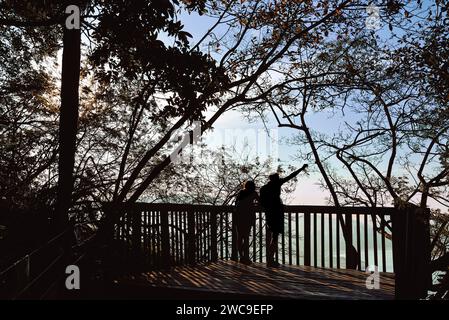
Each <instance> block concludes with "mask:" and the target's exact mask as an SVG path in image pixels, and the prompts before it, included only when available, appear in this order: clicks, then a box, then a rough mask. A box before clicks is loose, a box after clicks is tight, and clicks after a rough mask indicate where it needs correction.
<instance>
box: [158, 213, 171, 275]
mask: <svg viewBox="0 0 449 320" xmlns="http://www.w3.org/2000/svg"><path fill="white" fill-rule="evenodd" d="M160 215H161V237H162V239H161V240H162V243H161V249H162V266H164V267H168V266H170V264H171V263H170V229H169V227H168V211H167V210H161V211H160Z"/></svg>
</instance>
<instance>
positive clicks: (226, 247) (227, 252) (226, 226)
mask: <svg viewBox="0 0 449 320" xmlns="http://www.w3.org/2000/svg"><path fill="white" fill-rule="evenodd" d="M229 215H230V213H229V212H226V213H225V230H226V237H225V252H226V260H228V259H229Z"/></svg>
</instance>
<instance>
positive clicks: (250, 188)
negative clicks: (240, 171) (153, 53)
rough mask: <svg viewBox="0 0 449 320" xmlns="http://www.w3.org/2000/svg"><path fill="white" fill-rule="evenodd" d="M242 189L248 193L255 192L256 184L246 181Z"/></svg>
mask: <svg viewBox="0 0 449 320" xmlns="http://www.w3.org/2000/svg"><path fill="white" fill-rule="evenodd" d="M243 188H244V189H245V190H248V191H255V190H256V184H255V183H254V181H252V180H248V181H246V182H245V183H244V185H243Z"/></svg>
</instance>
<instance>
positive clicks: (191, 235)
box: [187, 210, 196, 264]
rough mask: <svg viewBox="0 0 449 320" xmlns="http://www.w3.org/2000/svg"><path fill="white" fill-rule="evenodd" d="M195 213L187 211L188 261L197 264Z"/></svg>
mask: <svg viewBox="0 0 449 320" xmlns="http://www.w3.org/2000/svg"><path fill="white" fill-rule="evenodd" d="M195 247H196V246H195V214H194V212H193V211H190V210H189V211H187V262H188V263H189V264H195V262H196V261H195V251H196V248H195Z"/></svg>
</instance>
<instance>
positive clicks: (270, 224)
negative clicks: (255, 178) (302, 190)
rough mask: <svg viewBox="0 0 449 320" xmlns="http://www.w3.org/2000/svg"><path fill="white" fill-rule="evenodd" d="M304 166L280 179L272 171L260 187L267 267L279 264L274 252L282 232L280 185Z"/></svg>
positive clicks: (282, 211)
mask: <svg viewBox="0 0 449 320" xmlns="http://www.w3.org/2000/svg"><path fill="white" fill-rule="evenodd" d="M305 168H307V164H305V165H303V166H302V168H300V169H298V170H296V171H294V172H292V173H291V174H290V175H288V176H287V177H285V178H282V179H281V178H279V174H278V173H273V174H271V175H270V176H269V180H270V181H269V182H268V183H267V184H266V185H264V186H263V187H262V188H261V189H260V204H261V205H262V206H263V207H264V209H265V212H266V219H267V265H268V266H269V267H277V266H279V263H278V262H277V261H275V253H276V252H277V251H278V237H279V234H283V233H284V206H283V204H282V200H281V187H282V185H283V184H284V183H286V182H287V181H289V180H291V179H293V178H294V177H296V176H297V175H298V174H299V173H300V172H301V171H303V170H304V169H305Z"/></svg>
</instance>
